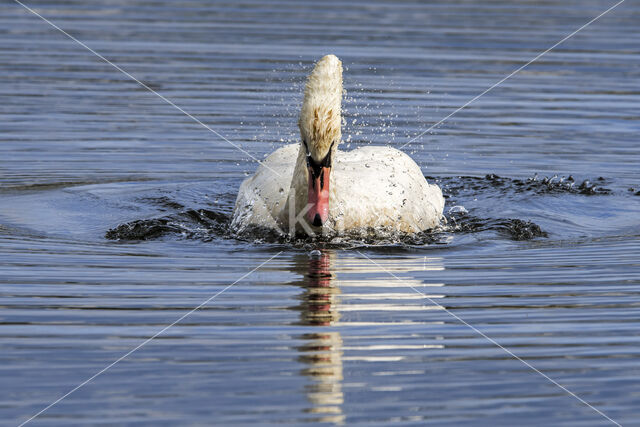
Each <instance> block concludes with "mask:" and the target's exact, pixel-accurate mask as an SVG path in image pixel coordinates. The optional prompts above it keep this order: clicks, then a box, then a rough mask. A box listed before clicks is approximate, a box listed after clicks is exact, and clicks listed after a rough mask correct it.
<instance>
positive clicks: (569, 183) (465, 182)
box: [426, 174, 612, 199]
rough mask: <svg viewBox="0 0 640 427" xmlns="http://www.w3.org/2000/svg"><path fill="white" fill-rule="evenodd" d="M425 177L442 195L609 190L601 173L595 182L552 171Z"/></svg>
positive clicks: (587, 193) (593, 193)
mask: <svg viewBox="0 0 640 427" xmlns="http://www.w3.org/2000/svg"><path fill="white" fill-rule="evenodd" d="M426 178H427V180H428V181H430V182H435V183H436V184H438V185H439V186H440V188H442V192H443V195H444V197H445V198H446V199H455V198H458V197H477V196H478V195H487V196H491V195H499V196H501V197H504V196H509V195H526V196H530V195H550V194H581V195H584V196H596V195H608V194H612V190H611V189H609V188H607V187H604V185H605V184H607V183H608V180H607V179H606V178H603V177H599V178H597V179H595V180H594V181H595V182H592V181H591V180H588V179H584V180H582V181H576V179H575V178H574V177H573V176H572V175H569V176H568V177H564V176H562V177H558V176H557V175H554V176H552V177H542V178H539V177H538V175H534V176H533V177H530V178H526V179H520V178H505V177H501V176H498V175H495V174H488V175H485V176H484V177H478V176H450V177H433V176H427V177H426Z"/></svg>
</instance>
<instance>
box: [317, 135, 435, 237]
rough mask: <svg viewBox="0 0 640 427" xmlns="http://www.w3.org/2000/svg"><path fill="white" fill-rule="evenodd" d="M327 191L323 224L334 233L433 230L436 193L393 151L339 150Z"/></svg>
mask: <svg viewBox="0 0 640 427" xmlns="http://www.w3.org/2000/svg"><path fill="white" fill-rule="evenodd" d="M331 186H332V190H331V200H330V203H329V206H330V220H329V223H328V224H327V225H328V226H330V227H332V228H333V229H335V230H336V231H339V232H343V231H350V230H356V229H363V228H375V229H385V230H387V231H401V232H407V233H414V232H419V231H423V230H426V229H430V228H434V227H437V226H438V225H439V224H440V220H441V219H442V211H443V209H444V198H443V197H442V191H441V190H440V188H439V187H438V186H437V185H430V184H428V183H427V181H426V179H425V178H424V176H423V175H422V171H421V170H420V167H419V166H418V165H417V164H416V163H415V162H414V161H413V160H412V159H411V158H410V157H409V156H408V155H406V154H405V153H403V152H401V151H399V150H396V149H395V148H390V147H372V146H368V147H362V148H358V149H356V150H353V151H348V152H342V151H339V152H338V153H336V160H335V164H334V171H333V173H332V182H331Z"/></svg>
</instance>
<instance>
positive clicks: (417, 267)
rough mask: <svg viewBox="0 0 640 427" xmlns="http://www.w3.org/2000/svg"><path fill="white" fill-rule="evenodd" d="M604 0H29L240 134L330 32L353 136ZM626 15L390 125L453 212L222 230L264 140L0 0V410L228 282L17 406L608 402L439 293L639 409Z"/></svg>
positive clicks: (129, 418)
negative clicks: (358, 225) (432, 226)
mask: <svg viewBox="0 0 640 427" xmlns="http://www.w3.org/2000/svg"><path fill="white" fill-rule="evenodd" d="M613 4H614V2H605V1H580V2H578V1H568V2H560V1H545V2H533V1H530V2H529V1H520V2H503V1H493V2H468V1H456V2H441V3H430V4H422V3H413V2H401V3H397V2H390V1H380V2H371V1H367V2H352V3H349V4H348V5H344V4H342V3H340V2H324V3H322V4H314V3H311V2H303V3H300V2H294V1H278V2H268V3H263V2H250V1H248V2H229V3H218V2H213V3H211V2H199V1H189V2H184V3H180V4H178V3H176V2H168V1H164V2H163V1H155V0H150V1H147V2H133V3H132V2H126V1H122V0H121V1H104V2H98V3H93V2H92V3H91V4H87V3H86V2H79V1H70V2H64V3H61V2H56V1H28V2H27V5H29V6H31V7H33V8H34V9H35V10H36V11H37V12H38V13H41V14H42V15H43V16H45V17H47V18H48V19H51V20H52V21H53V22H54V23H56V24H57V25H59V26H60V27H61V28H63V29H64V30H66V31H68V32H69V33H70V34H72V35H73V36H75V37H77V38H78V39H79V40H82V41H83V42H85V43H87V44H88V45H89V46H90V47H91V48H93V49H95V50H96V51H97V52H99V53H101V54H102V55H104V56H105V57H107V58H108V59H109V60H112V61H114V62H115V63H116V64H118V65H119V66H121V67H122V68H124V69H125V70H126V71H128V72H130V73H132V74H133V75H135V76H136V77H137V78H138V79H140V80H141V81H142V82H144V83H145V84H147V85H149V87H151V88H153V89H154V90H157V91H158V92H159V93H161V94H162V95H164V96H166V97H167V98H169V99H171V100H172V101H173V102H175V103H176V104H177V105H179V106H180V107H182V108H184V109H185V110H186V111H188V112H189V113H191V114H193V115H194V116H196V117H198V118H199V119H200V120H202V121H203V122H204V123H206V124H208V125H210V126H211V127H212V128H213V129H215V130H216V131H217V132H219V133H220V134H222V135H224V136H225V137H226V138H228V139H229V140H231V141H233V142H234V143H236V144H238V145H240V146H241V147H242V148H243V149H244V150H246V151H248V152H249V153H251V154H252V155H253V156H255V157H257V158H262V157H264V156H266V155H267V154H268V153H270V152H271V151H273V150H274V149H275V148H277V147H278V146H280V145H281V144H283V143H291V142H296V141H297V128H296V125H295V122H296V116H297V109H298V107H299V104H300V101H301V90H302V84H303V82H304V78H305V75H306V74H307V73H308V72H309V70H310V67H311V66H312V63H313V61H314V60H317V59H318V58H319V57H320V56H322V55H324V54H326V53H335V54H336V55H338V56H339V57H340V58H341V59H342V60H343V63H344V65H345V67H346V68H345V74H344V77H345V88H346V91H347V97H346V101H345V105H344V107H345V118H346V125H345V128H344V131H343V135H344V141H345V142H344V144H343V145H344V146H345V147H348V146H350V147H352V148H353V147H356V146H359V145H361V144H368V143H373V144H392V145H394V146H396V147H399V146H401V145H403V144H404V143H405V142H407V141H408V140H410V139H411V138H413V137H414V136H416V135H418V134H420V133H421V132H422V131H424V130H426V129H428V128H429V126H430V125H432V124H433V123H435V122H437V121H438V120H440V119H441V118H443V117H445V116H446V115H447V114H449V113H450V112H451V111H453V110H454V109H455V108H457V107H459V106H461V105H463V104H464V103H465V102H467V101H468V100H469V99H471V98H473V97H474V96H475V95H477V94H479V93H480V92H482V91H483V90H484V89H486V88H487V87H489V86H491V85H492V84H493V83H495V82H497V81H498V80H500V79H501V78H503V77H504V76H506V75H508V74H509V73H510V72H511V71H513V70H514V69H516V68H517V67H519V66H520V65H522V64H523V63H525V62H526V61H528V60H530V59H531V58H533V57H535V56H536V55H537V54H538V53H540V52H541V51H543V50H545V49H547V48H548V47H550V46H551V45H553V44H554V43H555V42H557V41H558V40H560V39H561V38H563V37H564V36H566V35H567V34H569V33H571V32H572V31H574V30H575V29H577V28H579V27H580V26H581V25H583V24H584V23H586V22H588V21H589V20H590V19H591V18H593V17H595V16H597V15H598V14H599V13H601V12H602V11H604V10H606V9H607V8H608V7H610V6H612V5H613ZM638 22H640V7H639V6H638V3H637V2H633V1H630V0H628V1H626V2H624V3H623V4H621V5H620V6H618V7H617V8H616V9H615V10H613V11H612V12H611V13H609V14H607V15H606V16H604V17H602V18H601V19H600V20H598V21H597V22H595V23H594V24H592V25H591V26H589V27H588V28H586V29H584V30H583V31H582V32H580V33H578V34H577V35H576V36H574V37H572V38H571V39H570V40H568V41H567V42H566V43H564V44H562V45H561V46H559V47H558V48H556V49H555V50H553V51H552V52H550V53H549V54H547V55H545V56H544V57H543V58H542V59H541V60H539V61H537V62H535V63H533V64H532V65H530V66H529V67H527V68H525V69H524V70H523V71H521V72H520V73H518V74H517V75H515V76H514V77H512V78H511V79H509V80H507V81H506V82H504V83H503V84H502V85H500V86H499V87H497V88H495V89H494V90H492V91H491V92H489V93H488V94H486V95H485V96H483V97H482V98H480V99H479V100H478V101H476V102H475V103H474V104H472V105H471V106H469V107H468V108H467V109H465V110H463V111H461V112H459V113H458V114H456V115H455V116H453V117H452V118H451V119H449V120H447V121H446V122H445V123H444V124H443V125H442V126H440V127H439V128H438V129H436V130H434V131H433V132H430V133H428V134H427V135H425V136H424V137H422V138H420V139H419V140H418V141H416V142H415V143H413V144H411V145H409V146H407V147H405V150H406V151H407V152H409V153H410V154H411V155H412V156H413V157H414V159H416V161H417V162H418V164H420V165H421V166H422V168H423V172H424V173H425V175H427V176H429V177H430V180H434V181H435V182H437V183H438V184H439V185H440V186H441V187H442V188H443V191H444V193H445V194H446V196H447V206H446V207H445V210H446V212H447V216H448V224H447V227H446V228H444V229H443V230H440V231H438V232H437V233H435V234H434V233H432V234H429V235H424V236H418V237H415V238H412V239H406V240H403V241H383V242H371V241H348V242H342V244H338V243H339V242H335V241H334V242H309V241H306V242H305V241H303V242H287V241H273V240H270V239H267V238H265V237H264V236H260V238H258V237H256V238H255V239H252V238H247V237H246V236H245V237H244V238H242V239H238V238H235V237H234V236H232V235H230V234H229V233H228V231H227V228H226V226H227V224H228V218H229V215H230V212H231V209H232V207H233V202H234V200H235V195H236V192H237V188H238V186H239V184H240V182H241V181H242V179H244V178H245V176H246V175H247V174H249V173H251V172H252V171H253V170H254V169H255V163H254V162H253V161H252V160H251V159H250V158H249V157H248V156H247V155H246V154H243V153H241V152H239V151H238V150H237V149H236V148H234V147H232V146H231V145H229V144H228V143H226V142H225V141H223V140H221V139H220V138H219V137H218V136H216V135H214V134H213V133H211V132H209V131H207V130H206V129H204V128H203V127H201V126H199V125H198V124H197V123H195V122H194V121H193V120H192V119H190V118H189V117H187V116H185V115H184V114H181V113H180V112H179V111H177V110H176V109H175V108H173V107H171V106H170V105H167V104H166V103H164V102H163V101H162V100H161V99H160V98H158V97H157V96H155V95H153V94H152V93H150V92H148V91H146V90H145V89H143V88H141V87H140V86H139V85H138V84H137V83H135V82H133V81H132V80H131V79H130V78H128V77H127V76H125V75H123V74H122V73H120V72H118V71H117V70H115V69H114V68H113V67H111V66H109V65H108V64H106V63H104V62H103V61H101V60H100V59H99V58H97V57H96V56H94V55H92V54H91V53H89V52H88V51H87V50H85V49H83V48H82V47H81V46H79V45H78V44H76V43H74V42H73V41H71V40H69V39H68V38H66V37H65V36H64V35H62V34H60V33H59V32H57V31H56V30H54V29H53V28H52V27H50V26H49V25H47V24H46V23H45V22H43V21H42V20H40V19H38V18H37V17H36V16H34V15H33V14H30V13H29V12H28V11H26V10H25V9H24V8H22V7H21V6H20V5H19V4H17V3H12V2H5V3H3V4H2V5H0V24H1V25H0V65H1V69H2V79H1V80H0V128H1V132H0V171H1V175H0V201H1V203H0V253H1V254H2V257H1V259H0V307H1V310H0V390H1V391H2V393H0V420H1V421H0V423H2V424H3V425H4V424H6V425H17V424H20V423H21V422H23V421H25V420H27V419H28V418H29V417H30V416H32V415H34V414H36V413H37V412H38V411H40V410H41V409H43V408H44V407H46V406H47V405H49V404H50V403H52V402H54V401H55V400H56V399H58V398H60V397H61V396H63V395H64V394H65V393H67V392H68V391H69V390H71V389H73V388H74V387H75V386H76V385H78V384H80V383H82V382H83V381H85V380H87V379H88V378H90V377H91V376H92V375H94V374H95V373H96V372H98V371H100V370H101V369H103V368H104V367H106V366H108V365H109V364H110V363H112V362H113V361H114V360H117V359H118V358H120V357H121V356H123V355H124V354H126V353H127V352H128V351H130V350H131V349H133V348H135V347H136V346H138V345H139V344H141V343H143V342H144V341H145V340H146V339H147V338H149V337H151V336H153V335H154V334H156V333H157V332H159V331H161V330H162V329H163V328H164V327H165V326H167V325H169V324H171V323H172V322H175V321H176V320H177V319H179V318H180V317H181V316H182V315H184V314H185V313H187V312H189V311H190V310H191V309H193V308H194V307H197V306H198V305H199V304H201V303H202V302H204V301H207V300H208V299H209V298H211V297H212V296H214V295H217V294H218V293H220V292H221V291H223V290H224V292H223V293H221V294H218V295H217V296H216V297H215V298H214V299H212V300H211V301H209V302H208V303H207V304H206V305H205V306H203V307H202V308H200V309H199V310H197V311H195V312H193V313H192V314H190V315H189V316H188V317H186V318H184V319H183V320H181V321H180V322H179V323H177V324H176V325H175V326H173V327H171V328H169V329H167V330H166V331H164V332H163V333H162V334H161V335H159V336H157V337H156V338H155V339H153V340H152V341H150V342H148V343H147V344H145V345H144V346H143V347H141V348H140V349H138V350H137V351H135V352H134V353H132V354H130V355H129V356H128V357H126V358H125V359H123V360H122V361H121V362H119V363H118V364H116V365H114V366H113V367H111V368H110V369H108V370H107V371H105V372H104V373H103V374H102V375H100V376H98V377H96V378H95V379H94V380H92V381H91V382H89V383H87V384H86V385H85V386H83V387H82V388H80V389H78V390H77V391H75V392H74V393H73V394H71V395H69V396H68V397H66V398H65V399H64V400H62V401H60V402H59V403H58V404H56V405H55V406H53V407H51V408H50V409H48V410H47V411H46V412H44V413H42V414H41V415H40V416H39V417H38V418H37V419H35V420H33V421H32V423H33V424H34V425H36V424H38V425H88V424H105V425H134V424H145V425H146V424H148V425H176V424H180V425H203V424H211V423H219V424H229V423H239V424H250V423H251V424H255V423H260V424H262V423H265V424H275V423H305V422H314V421H315V422H320V423H325V424H342V423H350V424H351V423H361V424H365V425H371V424H373V423H380V424H391V423H397V424H405V423H406V424H424V423H430V424H437V425H447V424H448V425H480V424H498V425H513V424H516V423H517V424H522V425H541V424H551V425H556V424H566V425H604V424H607V423H610V421H608V420H607V419H606V418H604V417H603V416H601V415H599V414H598V413H597V412H596V411H594V410H593V409H590V408H589V407H588V406H586V405H584V404H582V403H580V402H579V401H578V400H577V399H575V398H574V397H572V396H570V395H569V394H568V393H567V392H565V391H563V390H562V389H561V388H559V387H558V386H557V385H554V384H552V383H551V382H550V381H549V380H547V379H545V378H544V377H542V376H541V375H540V374H538V373H536V372H534V371H533V370H532V369H530V368H529V367H527V366H525V365H524V364H523V363H522V362H520V361H518V360H516V359H514V358H513V357H511V356H510V355H509V354H507V353H506V352H505V351H503V350H502V349H500V348H498V347H496V345H494V344H493V343H491V342H489V341H488V340H487V339H485V338H483V337H482V336H480V335H479V334H478V333H477V331H474V330H472V329H471V328H470V327H469V326H466V325H464V324H463V323H461V322H460V320H458V319H456V317H455V316H457V317H459V318H460V319H463V320H464V321H465V322H468V324H470V325H473V327H475V328H477V330H479V331H481V332H482V333H484V334H486V335H487V336H489V337H491V338H492V339H494V340H495V341H496V342H498V343H500V344H501V345H503V346H504V347H506V348H508V349H509V350H511V351H512V352H513V353H514V354H516V355H517V356H519V357H521V358H522V359H523V360H525V361H526V362H528V363H530V364H531V365H532V366H534V367H535V368H537V369H539V370H540V371H542V372H543V373H545V374H546V375H548V376H549V377H550V378H552V379H553V380H555V381H557V382H558V383H560V384H562V385H563V386H565V387H566V388H567V389H568V390H570V391H571V392H573V393H576V394H577V395H578V396H580V397H581V398H583V399H585V400H586V401H587V402H589V403H590V404H592V405H593V406H594V407H596V408H597V409H599V410H601V411H602V412H603V413H605V414H606V415H607V416H609V417H611V419H613V420H615V421H616V422H619V423H621V424H623V425H633V424H637V423H638V420H639V419H640V409H638V408H640V334H639V332H638V331H639V328H640V321H639V318H640V174H639V173H638V164H639V163H640V153H639V146H638V135H639V134H640V121H639V115H638V111H639V109H638V106H639V105H640V104H639V102H640V91H639V90H638V84H637V83H638V81H639V80H638V79H639V77H640V67H639V64H640V62H639V61H640V53H639V51H638V42H640V32H639V31H638V28H639V27H638ZM570 176H571V178H570ZM585 181H587V182H585ZM314 249H321V251H320V252H313V253H312V252H311V251H312V250H314ZM274 256H275V258H273V259H272V260H271V261H269V262H267V263H266V264H264V265H263V266H262V267H261V268H259V269H258V270H256V271H255V272H253V273H251V274H249V275H247V273H250V272H251V271H252V269H254V268H256V267H258V266H259V265H260V264H262V263H264V262H265V261H268V260H269V259H270V258H271V257H274ZM238 279H241V280H239V281H238ZM236 281H238V282H237V283H236V284H235V285H233V286H232V287H230V288H227V287H228V286H229V285H230V284H233V283H235V282H236ZM225 289H226V290H225ZM454 315H455V316H454Z"/></svg>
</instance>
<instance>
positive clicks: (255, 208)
mask: <svg viewBox="0 0 640 427" xmlns="http://www.w3.org/2000/svg"><path fill="white" fill-rule="evenodd" d="M341 102H342V62H340V60H339V59H338V58H337V57H336V56H334V55H327V56H325V57H323V58H322V59H320V60H319V61H318V62H317V64H316V65H315V67H314V69H313V71H312V72H311V75H310V76H309V78H308V80H307V84H306V87H305V92H304V100H303V103H302V109H301V111H300V119H299V121H298V127H299V128H300V136H301V141H300V143H299V144H291V145H287V146H285V147H282V148H280V149H278V150H276V151H275V152H273V153H272V154H271V155H269V156H268V157H267V158H266V159H265V160H264V162H262V164H261V165H260V166H258V169H257V171H256V173H255V174H254V175H253V176H251V177H249V178H247V179H246V180H245V181H244V182H243V183H242V185H241V186H240V190H239V192H238V198H237V199H236V204H235V209H234V213H233V220H232V228H233V229H234V230H235V231H237V232H242V231H243V230H245V229H246V227H247V226H250V225H255V226H265V227H269V228H275V229H277V230H279V231H280V232H283V231H282V230H285V231H287V232H289V233H296V232H302V231H304V232H306V233H307V234H309V235H314V234H315V233H317V232H326V231H334V232H337V233H343V232H358V231H365V230H367V229H374V230H379V231H386V232H405V233H414V232H419V231H423V230H426V229H429V228H433V227H435V226H437V225H438V224H439V223H440V220H441V218H442V211H443V208H444V198H443V197H442V191H440V188H439V187H438V186H437V185H433V184H432V185H430V184H428V183H427V180H426V179H425V178H424V175H423V174H422V171H421V170H420V167H419V166H418V165H417V164H416V163H415V162H414V161H413V160H412V159H411V158H410V157H409V156H408V155H406V154H405V153H403V152H401V151H399V150H396V149H394V148H390V147H374V146H366V147H361V148H358V149H356V150H353V151H340V150H338V145H339V144H340V139H341V125H342V123H341V122H342V116H341Z"/></svg>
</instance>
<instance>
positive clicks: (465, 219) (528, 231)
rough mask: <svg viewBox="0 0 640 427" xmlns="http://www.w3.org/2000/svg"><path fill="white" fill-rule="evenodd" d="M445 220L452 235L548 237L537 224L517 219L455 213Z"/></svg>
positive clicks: (514, 237)
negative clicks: (481, 234) (482, 233)
mask: <svg viewBox="0 0 640 427" xmlns="http://www.w3.org/2000/svg"><path fill="white" fill-rule="evenodd" d="M447 220H448V224H447V230H448V231H450V232H453V233H480V232H483V231H496V232H498V233H499V234H502V235H504V236H506V237H507V238H509V239H511V240H532V239H535V238H538V237H548V234H547V232H545V231H544V230H542V229H541V228H540V226H539V225H538V224H535V223H534V222H532V221H528V220H522V219H518V218H497V219H495V218H479V217H476V216H473V215H469V214H468V213H456V214H452V215H449V216H447Z"/></svg>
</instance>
